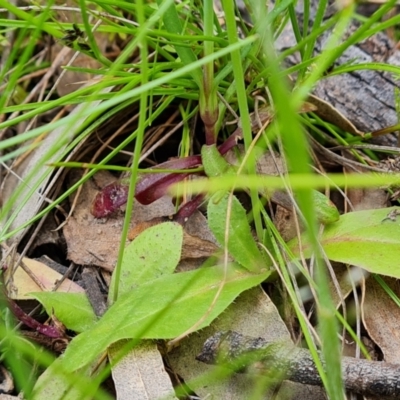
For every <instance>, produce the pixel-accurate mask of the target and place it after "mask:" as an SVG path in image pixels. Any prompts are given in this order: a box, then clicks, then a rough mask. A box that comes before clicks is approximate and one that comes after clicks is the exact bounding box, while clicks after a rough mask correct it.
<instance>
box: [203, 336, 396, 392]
mask: <svg viewBox="0 0 400 400" xmlns="http://www.w3.org/2000/svg"><path fill="white" fill-rule="evenodd" d="M197 360H199V361H202V362H204V363H207V364H216V363H217V362H218V363H222V364H223V365H224V366H227V367H230V368H233V369H234V370H235V371H238V370H240V372H250V371H251V372H256V373H258V374H262V375H266V374H267V373H268V376H269V375H270V374H271V372H274V373H275V374H279V376H280V378H281V379H285V380H290V381H293V382H299V383H303V384H308V385H314V386H321V385H322V381H321V378H320V376H319V374H318V371H317V368H316V366H315V364H314V361H313V359H312V357H311V354H310V352H309V351H308V350H306V349H302V348H299V347H296V346H294V345H292V344H291V343H290V342H288V341H285V342H268V341H266V340H265V339H262V338H253V337H250V336H245V335H242V334H240V333H237V332H233V331H227V332H218V333H216V334H215V335H213V336H211V337H210V338H209V339H207V341H206V342H205V343H204V346H203V349H202V352H201V353H200V354H199V355H198V356H197ZM250 364H252V367H251V370H250V369H249V367H248V366H249V365H250ZM243 368H245V369H243ZM342 374H343V381H344V385H345V388H346V390H349V391H352V392H355V393H359V394H362V395H368V396H378V397H379V398H383V397H388V398H400V364H399V365H397V364H390V363H385V362H379V361H368V360H361V359H356V358H352V357H343V358H342Z"/></svg>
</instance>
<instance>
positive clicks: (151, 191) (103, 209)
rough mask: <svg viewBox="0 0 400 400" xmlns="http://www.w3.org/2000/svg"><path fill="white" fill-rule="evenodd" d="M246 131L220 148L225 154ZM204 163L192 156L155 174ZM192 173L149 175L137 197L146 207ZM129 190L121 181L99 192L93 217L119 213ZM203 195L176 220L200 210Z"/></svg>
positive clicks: (138, 188)
mask: <svg viewBox="0 0 400 400" xmlns="http://www.w3.org/2000/svg"><path fill="white" fill-rule="evenodd" d="M241 133H242V130H241V128H238V129H236V130H235V132H233V134H232V135H231V136H229V138H228V139H227V140H226V141H225V142H224V143H223V144H222V145H221V146H219V148H218V149H219V152H220V153H221V154H225V153H227V152H228V151H229V150H230V149H231V148H232V147H234V146H236V144H237V141H238V139H241V138H242V134H241ZM201 164H202V160H201V156H200V155H195V156H189V157H185V158H180V159H176V160H170V161H166V162H164V163H162V164H159V165H158V166H157V167H156V168H153V171H156V170H157V169H175V170H181V171H182V170H185V169H189V168H195V167H198V166H201ZM189 175H190V174H189V173H173V172H172V173H168V172H160V173H154V174H146V175H145V176H144V177H143V178H142V179H141V180H140V181H139V182H138V183H137V185H136V190H135V198H136V200H137V201H138V202H139V203H141V204H144V205H147V204H151V203H153V202H154V201H156V200H158V199H159V198H160V197H162V196H164V195H165V194H166V193H167V191H168V188H169V187H170V186H171V185H172V184H174V183H177V182H180V181H182V180H183V179H185V178H187V177H188V176H189ZM128 192H129V187H128V185H126V184H123V183H121V182H113V183H111V184H109V185H107V186H106V187H105V188H104V189H103V190H102V191H101V192H99V193H98V194H97V196H96V198H95V199H94V202H93V205H92V210H91V212H92V214H93V216H94V217H95V218H104V217H107V216H108V215H110V214H112V213H113V212H115V211H116V210H117V209H118V208H119V207H121V206H122V205H124V204H126V202H127V200H128ZM202 200H203V196H201V197H199V196H198V197H196V198H195V199H193V200H192V201H190V202H188V203H187V204H185V205H184V206H183V207H182V208H181V210H179V211H178V214H177V216H176V218H177V219H178V220H179V221H181V222H183V221H184V220H186V219H187V218H188V217H189V216H190V215H191V214H193V212H194V211H195V210H196V209H197V207H198V206H199V204H200V203H201V201H202Z"/></svg>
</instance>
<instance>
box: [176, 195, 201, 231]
mask: <svg viewBox="0 0 400 400" xmlns="http://www.w3.org/2000/svg"><path fill="white" fill-rule="evenodd" d="M203 201H204V194H198V195H197V196H196V197H195V198H194V199H192V200H190V201H188V202H187V203H185V204H184V205H183V206H182V207H181V208H180V209H179V210H178V212H177V213H176V214H175V217H174V221H176V222H178V223H179V224H181V225H183V224H184V223H185V222H186V221H187V219H188V218H189V217H190V216H191V215H192V214H193V213H194V212H195V211H196V210H197V208H198V207H199V205H200V204H201V203H202V202H203Z"/></svg>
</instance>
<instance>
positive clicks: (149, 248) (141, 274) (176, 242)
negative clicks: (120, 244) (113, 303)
mask: <svg viewBox="0 0 400 400" xmlns="http://www.w3.org/2000/svg"><path fill="white" fill-rule="evenodd" d="M182 241H183V229H182V226H181V225H179V224H177V223H176V222H165V223H162V224H158V225H155V226H152V227H150V228H148V229H146V230H145V231H143V232H142V233H141V234H140V235H139V236H138V237H137V238H135V240H134V241H133V242H132V243H130V244H129V245H128V246H126V248H125V250H124V258H123V261H122V266H121V282H120V284H119V295H122V294H124V293H127V292H128V291H130V290H133V289H134V288H136V287H138V286H140V285H142V284H143V283H146V282H149V281H152V280H154V279H156V278H159V277H160V276H162V275H165V274H172V273H173V272H174V270H175V268H176V266H177V265H178V262H179V259H180V257H181V250H182ZM114 287H115V279H114V275H113V276H112V280H111V285H110V291H109V298H110V299H112V298H113V297H114Z"/></svg>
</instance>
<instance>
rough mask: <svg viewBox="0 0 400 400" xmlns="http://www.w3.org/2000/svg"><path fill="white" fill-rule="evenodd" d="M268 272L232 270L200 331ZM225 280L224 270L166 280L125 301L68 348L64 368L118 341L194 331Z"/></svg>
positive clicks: (80, 363) (142, 288)
mask: <svg viewBox="0 0 400 400" xmlns="http://www.w3.org/2000/svg"><path fill="white" fill-rule="evenodd" d="M268 275H269V272H265V271H264V272H263V273H262V274H258V275H254V274H249V273H246V272H245V271H244V270H243V269H242V268H240V267H239V266H235V265H230V266H229V270H228V276H227V280H226V283H225V286H224V289H223V291H222V293H221V294H220V296H219V297H218V299H217V301H216V303H215V305H214V307H213V308H212V310H211V312H210V313H209V314H208V315H207V317H206V318H205V320H204V321H203V322H202V323H201V325H200V326H199V327H198V329H201V328H203V327H205V326H207V325H209V324H210V323H211V321H212V320H213V319H215V318H216V317H217V316H218V315H219V314H221V312H223V311H224V310H225V309H226V307H228V306H229V304H231V303H232V301H233V300H234V299H235V298H236V297H237V296H238V295H239V294H240V293H241V292H243V291H244V290H247V289H249V288H251V287H253V286H256V285H257V284H259V283H260V282H262V281H264V280H265V279H266V278H267V277H268ZM222 276H223V271H222V267H220V266H217V267H209V268H201V269H198V270H195V271H190V272H182V273H179V274H172V275H165V276H163V277H161V278H159V279H156V280H154V281H151V282H148V283H146V284H144V285H141V286H139V287H138V288H137V289H136V290H134V291H132V292H129V293H126V294H125V295H124V296H121V297H120V298H119V299H118V300H117V301H116V302H115V303H114V304H113V305H112V306H111V307H110V308H109V309H108V310H107V312H106V313H105V314H104V315H103V317H102V318H101V319H100V320H99V322H98V323H97V324H96V325H95V326H94V327H93V328H92V329H90V330H88V331H86V332H83V333H81V334H80V335H78V336H77V337H75V338H74V339H73V340H72V342H71V343H70V344H69V346H68V347H67V350H66V352H65V354H64V358H63V367H64V368H65V369H66V370H68V371H73V370H75V369H78V368H80V367H82V366H84V365H87V364H89V363H90V362H91V361H93V360H94V359H95V358H96V356H97V355H99V354H100V353H101V352H102V351H105V350H106V349H107V347H108V346H109V345H110V344H111V343H114V342H116V341H118V340H120V339H130V338H143V339H168V338H174V337H176V336H179V335H180V334H182V333H183V332H185V331H186V330H187V329H189V328H191V327H192V326H193V325H194V324H195V323H196V322H197V321H199V320H200V318H202V317H203V316H204V315H205V314H206V313H207V311H208V309H209V307H210V305H211V304H212V303H213V301H214V297H215V294H216V293H217V291H218V288H219V284H220V282H221V279H222Z"/></svg>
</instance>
